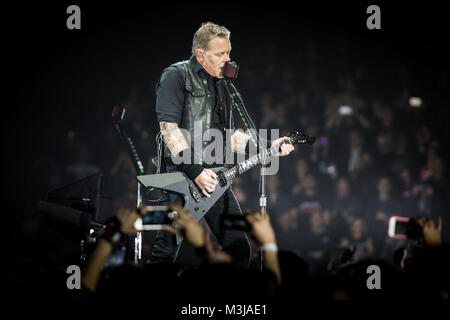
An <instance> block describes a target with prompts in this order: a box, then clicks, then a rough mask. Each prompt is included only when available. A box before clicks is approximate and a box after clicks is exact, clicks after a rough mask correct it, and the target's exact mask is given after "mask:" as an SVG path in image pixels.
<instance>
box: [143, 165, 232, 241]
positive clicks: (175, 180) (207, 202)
mask: <svg viewBox="0 0 450 320" xmlns="http://www.w3.org/2000/svg"><path fill="white" fill-rule="evenodd" d="M209 169H211V170H213V171H214V172H215V173H216V174H219V173H221V172H223V171H225V170H226V168H225V167H216V168H209ZM137 180H138V181H139V182H140V183H141V184H142V185H144V186H146V187H148V186H151V187H154V188H158V189H162V190H166V191H168V192H174V193H176V194H177V195H179V196H180V197H182V198H183V200H184V208H185V209H186V210H187V212H189V213H191V214H192V215H193V216H194V218H195V220H197V221H199V220H200V219H201V218H203V216H204V215H205V214H206V213H207V212H208V210H209V209H211V207H212V206H213V205H214V204H215V203H216V202H217V200H219V198H220V197H221V196H222V195H223V194H224V193H225V191H227V189H228V188H230V186H231V184H232V183H231V182H230V181H225V182H224V183H218V184H217V185H216V188H215V189H214V191H213V192H212V193H210V195H211V197H209V198H208V197H206V196H205V195H203V193H202V192H201V190H200V189H199V188H198V187H197V185H196V184H195V183H194V181H192V180H191V179H189V178H188V176H187V175H186V174H185V173H183V172H172V173H161V174H152V175H144V176H138V177H137ZM181 240H182V237H181V236H178V235H177V244H179V243H180V242H181Z"/></svg>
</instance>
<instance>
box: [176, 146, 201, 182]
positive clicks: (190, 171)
mask: <svg viewBox="0 0 450 320" xmlns="http://www.w3.org/2000/svg"><path fill="white" fill-rule="evenodd" d="M183 152H184V150H183V151H181V152H180V153H178V154H177V155H175V156H173V160H174V163H179V164H175V166H176V167H177V170H178V171H182V172H184V173H186V175H187V176H188V177H189V178H190V179H191V180H195V178H197V177H198V176H199V175H200V173H202V171H203V169H204V168H203V167H202V166H201V165H200V164H186V163H183V160H182V158H183ZM191 162H192V163H193V162H194V161H193V159H191Z"/></svg>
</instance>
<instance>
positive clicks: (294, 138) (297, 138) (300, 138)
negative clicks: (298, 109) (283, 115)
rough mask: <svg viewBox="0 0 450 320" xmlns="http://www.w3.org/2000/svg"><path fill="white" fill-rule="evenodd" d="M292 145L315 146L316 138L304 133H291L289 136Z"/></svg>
mask: <svg viewBox="0 0 450 320" xmlns="http://www.w3.org/2000/svg"><path fill="white" fill-rule="evenodd" d="M288 137H289V141H290V142H291V144H309V145H311V144H313V143H314V141H315V140H316V138H314V137H311V136H309V135H307V134H306V133H303V132H302V131H291V132H289V134H288Z"/></svg>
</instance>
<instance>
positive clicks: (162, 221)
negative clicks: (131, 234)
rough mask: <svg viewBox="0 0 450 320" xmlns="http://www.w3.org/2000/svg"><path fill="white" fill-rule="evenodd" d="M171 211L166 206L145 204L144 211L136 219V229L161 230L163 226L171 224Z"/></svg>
mask: <svg viewBox="0 0 450 320" xmlns="http://www.w3.org/2000/svg"><path fill="white" fill-rule="evenodd" d="M171 213H172V211H170V210H169V208H168V207H167V206H147V207H146V213H145V214H144V215H142V217H140V218H139V219H137V220H136V223H135V224H134V227H135V228H136V230H138V231H141V230H161V229H162V227H163V226H168V225H171V224H172V220H171V219H170V215H171Z"/></svg>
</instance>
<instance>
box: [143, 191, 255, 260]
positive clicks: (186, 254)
mask: <svg viewBox="0 0 450 320" xmlns="http://www.w3.org/2000/svg"><path fill="white" fill-rule="evenodd" d="M168 201H169V202H174V203H180V204H181V198H180V197H178V196H177V195H174V194H169V199H168ZM223 214H229V215H242V210H241V208H240V206H239V203H238V201H237V200H236V197H235V195H234V193H233V191H232V189H231V188H229V189H228V190H227V191H226V192H225V193H224V194H223V195H222V197H220V198H219V200H218V201H217V202H216V203H215V204H214V205H213V206H212V207H211V209H210V210H209V211H208V212H207V213H206V215H205V217H204V219H205V220H206V222H207V224H208V226H209V229H210V230H211V232H212V233H213V235H214V236H215V238H216V239H217V242H218V243H219V244H220V245H221V246H222V248H223V250H224V251H226V252H227V253H229V254H231V256H232V258H233V262H235V263H237V264H239V265H241V266H249V264H250V257H251V248H250V242H249V240H248V238H247V235H246V234H245V232H243V231H238V230H230V229H224V228H223V227H221V225H220V217H221V215H223ZM185 242H186V241H184V240H183V241H182V242H181V244H180V245H179V246H177V245H176V239H175V236H174V235H172V234H170V233H168V232H165V231H158V232H157V234H156V237H155V242H154V245H153V250H152V253H151V256H150V259H149V261H148V262H149V263H159V262H163V261H172V262H177V263H180V264H182V265H196V264H200V263H201V261H200V258H199V257H197V256H196V254H195V250H194V248H193V247H192V246H191V245H189V244H187V243H185Z"/></svg>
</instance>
